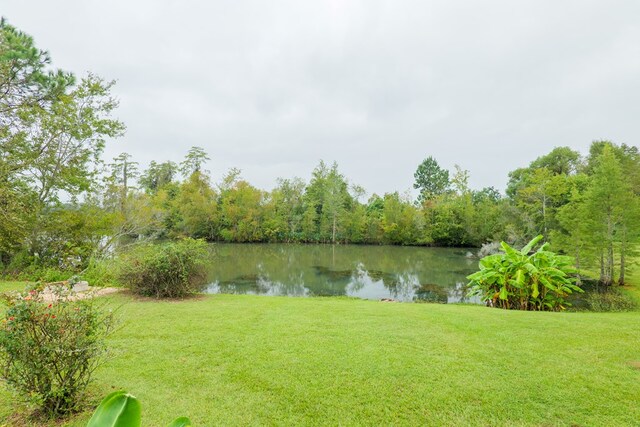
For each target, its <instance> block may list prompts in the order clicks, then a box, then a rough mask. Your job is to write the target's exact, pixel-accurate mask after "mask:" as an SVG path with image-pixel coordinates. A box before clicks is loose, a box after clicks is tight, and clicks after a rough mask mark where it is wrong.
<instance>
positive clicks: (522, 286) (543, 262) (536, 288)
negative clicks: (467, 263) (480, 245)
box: [467, 236, 583, 311]
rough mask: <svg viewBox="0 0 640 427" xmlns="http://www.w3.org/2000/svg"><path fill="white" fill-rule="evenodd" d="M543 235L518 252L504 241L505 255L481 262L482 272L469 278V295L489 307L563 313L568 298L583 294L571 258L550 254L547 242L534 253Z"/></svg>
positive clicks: (485, 258)
mask: <svg viewBox="0 0 640 427" xmlns="http://www.w3.org/2000/svg"><path fill="white" fill-rule="evenodd" d="M541 239H542V236H537V237H536V238H534V239H533V240H531V241H530V242H529V243H528V244H527V245H526V246H525V247H524V248H522V249H521V250H517V249H514V248H512V247H511V246H509V245H508V244H506V243H505V242H502V243H501V244H500V245H501V247H502V251H503V253H500V254H496V255H490V256H487V257H484V258H482V259H481V260H480V271H478V272H476V273H474V274H472V275H470V276H468V277H467V279H469V280H470V281H471V282H470V283H469V286H471V291H470V295H478V296H480V297H481V299H482V300H483V301H485V302H486V303H487V305H490V306H493V307H500V308H506V309H517V310H553V311H557V310H563V309H564V308H565V307H567V306H569V305H571V304H570V303H569V302H567V299H566V298H567V296H568V295H570V294H571V293H573V292H583V291H582V289H580V287H578V286H577V285H576V284H575V277H574V273H575V270H574V268H573V266H572V259H571V258H570V257H567V256H561V255H557V254H556V253H554V252H551V251H549V250H548V249H547V248H548V245H549V244H548V243H544V244H543V245H541V246H540V247H539V248H538V249H537V250H536V251H535V252H533V253H532V252H531V251H532V250H533V248H534V247H535V246H536V245H537V244H538V243H539V242H540V240H541Z"/></svg>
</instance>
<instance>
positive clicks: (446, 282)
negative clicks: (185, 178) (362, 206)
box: [206, 244, 479, 303]
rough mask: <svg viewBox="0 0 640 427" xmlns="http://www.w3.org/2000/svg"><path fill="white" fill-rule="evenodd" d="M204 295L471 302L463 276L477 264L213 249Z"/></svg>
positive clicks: (440, 256) (420, 251)
mask: <svg viewBox="0 0 640 427" xmlns="http://www.w3.org/2000/svg"><path fill="white" fill-rule="evenodd" d="M214 249H215V252H216V257H215V258H214V259H213V260H212V268H211V284H210V285H209V286H208V287H207V290H206V291H207V292H209V293H232V294H254V295H284V296H338V295H344V296H350V297H357V298H365V299H374V300H379V299H383V298H390V299H394V300H397V301H404V302H410V301H425V302H438V303H454V302H473V303H478V302H479V301H478V300H477V299H473V300H471V299H469V298H468V297H466V293H467V289H466V283H467V280H466V277H465V276H466V275H468V274H470V273H472V272H473V271H475V267H476V265H477V261H474V260H470V259H468V258H466V257H465V253H466V251H464V250H455V249H450V248H407V247H393V246H355V245H341V246H331V245H277V244H274V245H262V244H257V245H234V244H217V245H214Z"/></svg>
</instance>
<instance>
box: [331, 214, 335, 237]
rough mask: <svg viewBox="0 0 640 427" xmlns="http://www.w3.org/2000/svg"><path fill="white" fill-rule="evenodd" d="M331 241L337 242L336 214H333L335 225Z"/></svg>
mask: <svg viewBox="0 0 640 427" xmlns="http://www.w3.org/2000/svg"><path fill="white" fill-rule="evenodd" d="M331 241H332V243H335V242H336V214H333V227H332V229H331Z"/></svg>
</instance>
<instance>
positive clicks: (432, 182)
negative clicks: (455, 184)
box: [413, 157, 450, 202]
mask: <svg viewBox="0 0 640 427" xmlns="http://www.w3.org/2000/svg"><path fill="white" fill-rule="evenodd" d="M413 177H414V178H415V180H416V181H415V183H414V184H413V188H416V189H419V190H420V195H419V196H418V200H419V201H421V202H424V201H426V200H431V199H433V198H434V197H435V196H437V195H440V194H444V193H445V192H447V191H448V190H449V186H450V182H449V171H447V170H445V169H442V168H441V167H440V165H438V162H437V161H436V160H435V159H434V158H433V157H427V158H426V159H424V160H423V162H422V163H420V165H418V169H417V170H416V172H415V173H414V174H413Z"/></svg>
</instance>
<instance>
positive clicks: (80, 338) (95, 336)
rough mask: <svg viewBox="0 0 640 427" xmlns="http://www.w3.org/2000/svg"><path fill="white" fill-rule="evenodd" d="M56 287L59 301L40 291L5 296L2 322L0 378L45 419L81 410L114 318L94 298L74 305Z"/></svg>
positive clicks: (0, 334)
mask: <svg viewBox="0 0 640 427" xmlns="http://www.w3.org/2000/svg"><path fill="white" fill-rule="evenodd" d="M68 292H69V290H68V289H67V288H62V287H60V288H56V290H55V295H57V297H58V298H59V300H58V301H56V302H51V303H50V302H46V301H44V299H43V293H42V292H41V291H39V290H35V289H34V290H31V291H29V292H24V293H19V294H12V295H4V301H5V302H6V303H7V305H8V309H7V310H6V312H5V313H4V316H3V317H4V318H3V319H2V323H1V324H0V362H1V364H2V373H1V374H2V378H3V379H4V380H6V382H7V383H8V384H9V385H10V386H11V387H12V388H14V389H15V390H16V391H17V392H18V393H19V394H20V395H21V396H23V397H24V398H26V399H28V401H30V403H34V404H36V405H37V406H38V407H39V408H40V410H41V412H42V414H43V415H45V416H48V417H52V416H60V415H64V414H66V413H69V412H73V411H75V410H77V409H78V404H79V402H80V400H81V397H82V393H83V392H84V390H85V389H86V387H87V385H88V384H89V382H90V380H91V375H92V373H93V371H94V370H95V369H96V367H97V366H98V365H99V364H100V362H101V361H102V360H103V356H104V355H105V352H106V346H105V337H106V336H107V335H108V334H109V333H110V332H111V330H112V328H113V314H112V313H111V312H106V311H104V310H102V309H101V308H100V307H99V306H98V305H97V304H96V302H95V301H94V300H93V299H92V298H88V299H84V300H81V301H71V300H70V299H68V298H66V296H68V295H67V294H68Z"/></svg>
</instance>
